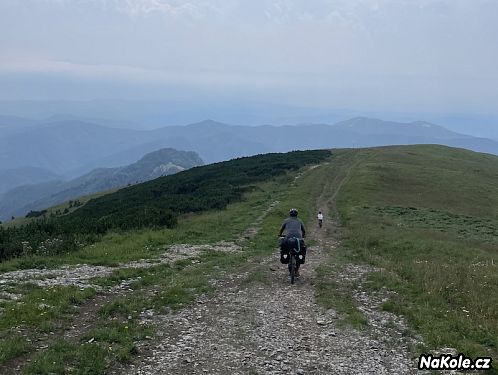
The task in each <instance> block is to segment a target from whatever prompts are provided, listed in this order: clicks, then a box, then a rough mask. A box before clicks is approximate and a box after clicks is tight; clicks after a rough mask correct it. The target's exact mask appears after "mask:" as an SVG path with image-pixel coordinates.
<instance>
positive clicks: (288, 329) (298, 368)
mask: <svg viewBox="0 0 498 375" xmlns="http://www.w3.org/2000/svg"><path fill="white" fill-rule="evenodd" d="M327 225H330V224H325V225H324V227H323V228H322V229H321V230H320V231H319V230H318V229H317V228H313V229H312V230H310V231H309V232H310V236H309V237H311V238H315V239H316V240H317V242H318V244H317V246H313V247H310V248H309V253H308V256H307V263H306V264H305V265H304V266H303V267H302V268H301V275H302V276H301V278H300V280H299V281H298V282H297V283H296V284H294V285H290V283H289V281H288V279H287V275H286V273H287V272H286V266H284V265H281V264H280V262H279V257H278V254H277V251H276V252H275V254H274V255H273V256H271V257H269V258H267V259H265V260H263V262H261V263H257V264H253V265H251V266H250V267H249V270H248V271H245V272H242V273H239V274H233V275H230V276H228V277H226V278H225V279H223V280H221V281H218V282H217V285H216V287H217V293H216V294H215V295H214V297H212V298H208V297H206V296H201V297H200V298H199V299H198V300H197V303H195V305H193V306H191V307H189V308H186V309H184V310H181V311H179V312H177V313H174V314H169V315H155V314H154V313H153V312H146V313H145V314H143V319H144V321H147V322H149V323H152V324H153V325H154V326H155V327H156V330H157V339H156V340H154V341H151V342H148V343H144V344H142V345H140V346H139V352H140V353H141V354H140V355H139V357H138V360H137V361H136V362H135V363H134V364H133V365H131V366H130V367H128V368H127V369H119V370H116V371H115V372H114V373H115V374H121V373H125V374H129V375H132V374H151V375H156V374H157V375H159V374H223V375H225V374H226V375H228V374H262V373H265V374H410V373H416V372H417V371H416V370H415V369H414V367H413V364H412V361H411V360H410V358H409V354H408V352H407V351H406V350H405V349H403V348H402V347H395V346H392V345H388V341H385V340H381V339H377V338H375V337H372V336H371V335H369V333H368V331H367V330H365V331H358V330H355V329H353V328H350V327H344V326H343V325H339V324H338V320H337V319H336V318H337V314H336V313H335V311H333V310H329V311H326V310H325V309H323V308H322V307H321V306H319V305H318V304H317V303H316V301H315V297H314V296H315V287H314V284H315V283H316V272H315V271H316V268H317V267H318V266H319V264H320V263H321V262H322V261H323V260H324V258H325V253H326V252H327V251H334V247H335V245H334V244H333V243H328V242H327V241H326V239H325V236H324V233H325V231H326V227H327ZM261 269H263V270H264V271H263V273H264V276H265V277H264V278H263V279H264V280H266V281H265V282H261V283H260V282H252V283H249V284H248V283H245V282H244V280H247V278H248V277H250V276H251V274H252V273H255V272H258V270H259V271H260V270H261ZM271 270H276V271H271Z"/></svg>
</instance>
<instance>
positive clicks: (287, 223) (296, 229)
mask: <svg viewBox="0 0 498 375" xmlns="http://www.w3.org/2000/svg"><path fill="white" fill-rule="evenodd" d="M297 215H298V212H297V210H296V209H295V208H291V210H290V211H289V217H288V218H287V219H285V220H284V222H283V223H282V226H281V227H280V233H279V236H280V237H281V236H282V234H283V233H284V231H285V239H284V241H283V243H282V246H285V245H286V243H287V241H288V239H289V238H294V237H295V238H298V239H302V238H304V236H305V235H306V229H305V228H304V224H303V222H302V221H301V219H299V218H298V217H297ZM299 266H300V264H299V263H298V264H297V265H296V276H299ZM290 267H291V265H290V263H289V273H290Z"/></svg>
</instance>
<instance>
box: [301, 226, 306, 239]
mask: <svg viewBox="0 0 498 375" xmlns="http://www.w3.org/2000/svg"><path fill="white" fill-rule="evenodd" d="M301 230H302V232H303V238H304V237H305V236H306V229H304V224H303V223H301Z"/></svg>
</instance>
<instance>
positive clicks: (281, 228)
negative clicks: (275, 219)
mask: <svg viewBox="0 0 498 375" xmlns="http://www.w3.org/2000/svg"><path fill="white" fill-rule="evenodd" d="M284 230H285V223H283V224H282V226H281V227H280V232H279V233H278V236H279V237H281V236H282V233H284Z"/></svg>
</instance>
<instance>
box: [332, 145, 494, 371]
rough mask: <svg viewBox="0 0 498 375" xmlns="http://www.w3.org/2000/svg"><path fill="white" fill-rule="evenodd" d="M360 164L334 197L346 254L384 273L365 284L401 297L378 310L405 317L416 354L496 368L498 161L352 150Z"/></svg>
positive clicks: (425, 150) (456, 154) (463, 154)
mask: <svg viewBox="0 0 498 375" xmlns="http://www.w3.org/2000/svg"><path fill="white" fill-rule="evenodd" d="M358 160H359V163H358V165H356V166H355V167H354V168H353V170H352V174H351V178H350V180H349V181H347V182H346V183H345V184H344V186H343V188H342V189H341V191H340V193H339V195H338V196H337V206H338V209H339V213H340V216H341V219H342V220H343V223H344V225H345V235H346V240H345V241H343V244H342V245H343V252H345V253H348V254H351V256H352V257H354V258H355V259H356V260H357V261H359V262H368V263H371V264H373V265H375V266H377V267H380V268H381V269H382V270H383V271H381V272H378V273H375V274H373V275H372V276H371V278H370V283H371V287H372V288H381V287H382V286H387V287H388V288H389V289H391V290H394V291H396V292H397V293H398V297H397V298H393V299H391V300H390V301H388V302H386V303H385V304H384V306H383V308H384V309H386V310H388V311H392V312H396V313H399V314H402V315H404V316H406V317H407V318H408V320H409V322H410V323H411V325H412V326H413V327H414V328H415V329H416V330H418V331H419V332H420V333H421V334H422V335H423V336H424V339H425V342H426V343H427V345H428V347H427V348H423V349H421V350H423V351H424V350H428V349H436V348H443V347H452V348H455V349H457V350H458V351H460V352H462V353H464V354H466V355H467V356H471V357H477V356H492V357H493V358H494V360H495V362H496V361H497V360H498V310H497V309H496V306H498V250H497V247H496V242H495V240H496V238H492V237H493V235H492V233H493V231H494V230H495V228H496V226H495V225H496V222H497V219H498V158H497V157H494V156H491V155H485V154H477V153H473V152H469V151H464V150H458V149H451V148H447V147H442V146H409V147H387V148H376V149H365V150H359V151H358ZM407 210H408V212H409V215H407V214H406V211H407ZM386 213H388V214H386ZM427 213H430V218H429V217H428V215H427ZM462 218H463V219H465V218H466V219H467V220H463V219H462ZM460 219H462V220H460ZM476 228H477V229H476ZM483 233H485V235H484V234H483ZM490 241H491V242H490ZM493 373H496V370H494V372H493Z"/></svg>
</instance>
